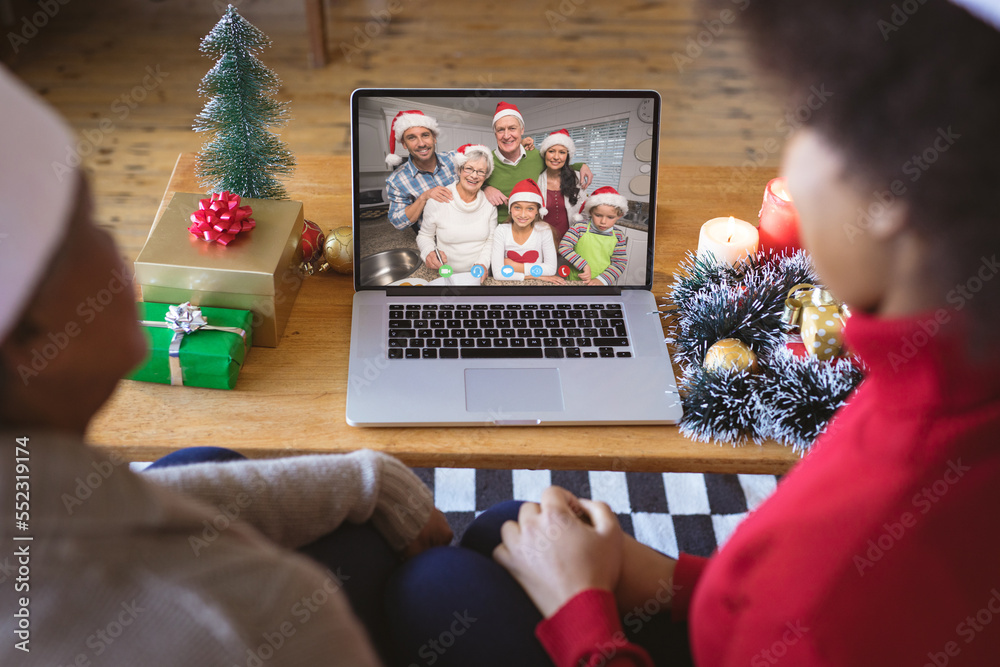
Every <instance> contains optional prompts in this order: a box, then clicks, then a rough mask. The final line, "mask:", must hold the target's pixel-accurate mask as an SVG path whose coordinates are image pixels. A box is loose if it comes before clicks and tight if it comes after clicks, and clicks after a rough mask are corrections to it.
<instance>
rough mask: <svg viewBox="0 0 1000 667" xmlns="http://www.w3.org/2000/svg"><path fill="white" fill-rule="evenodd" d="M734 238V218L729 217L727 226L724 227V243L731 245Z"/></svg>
mask: <svg viewBox="0 0 1000 667" xmlns="http://www.w3.org/2000/svg"><path fill="white" fill-rule="evenodd" d="M734 236H736V218H734V217H733V216H729V226H728V227H726V243H732V242H733V237H734Z"/></svg>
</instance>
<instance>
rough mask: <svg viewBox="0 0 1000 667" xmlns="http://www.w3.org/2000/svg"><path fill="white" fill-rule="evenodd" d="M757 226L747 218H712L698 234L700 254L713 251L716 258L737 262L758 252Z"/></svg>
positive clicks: (731, 262) (727, 261)
mask: <svg viewBox="0 0 1000 667" xmlns="http://www.w3.org/2000/svg"><path fill="white" fill-rule="evenodd" d="M758 240H759V236H758V233H757V228H756V227H754V226H753V225H751V224H750V223H749V222H747V221H746V220H740V219H739V218H734V217H732V216H729V217H728V218H712V219H711V220H709V221H708V222H706V223H705V224H704V225H702V226H701V234H700V235H699V236H698V256H699V257H700V256H703V255H705V254H706V253H709V252H711V253H712V254H713V255H715V257H716V259H718V260H720V261H722V262H726V263H727V264H735V263H736V262H738V261H739V260H741V259H743V258H744V257H746V256H747V255H753V254H755V253H756V252H757V243H758Z"/></svg>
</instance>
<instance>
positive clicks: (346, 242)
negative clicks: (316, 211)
mask: <svg viewBox="0 0 1000 667" xmlns="http://www.w3.org/2000/svg"><path fill="white" fill-rule="evenodd" d="M323 255H324V257H326V261H327V263H328V264H329V265H330V268H331V269H333V270H334V271H336V272H337V273H353V272H354V232H353V231H352V230H351V228H350V227H337V228H336V229H335V230H333V231H332V232H330V235H329V236H328V237H327V239H326V245H325V246H324V248H323Z"/></svg>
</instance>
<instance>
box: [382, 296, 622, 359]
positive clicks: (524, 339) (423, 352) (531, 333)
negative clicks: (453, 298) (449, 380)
mask: <svg viewBox="0 0 1000 667" xmlns="http://www.w3.org/2000/svg"><path fill="white" fill-rule="evenodd" d="M388 339H389V358H390V359H599V358H608V357H631V356H632V352H631V349H630V346H629V341H628V330H627V329H626V327H625V316H624V314H623V312H622V307H621V304H616V303H608V304H593V303H591V304H567V303H549V304H524V305H521V304H513V303H512V304H490V305H486V304H454V305H440V304H406V305H405V306H404V305H401V304H393V305H390V306H389V334H388Z"/></svg>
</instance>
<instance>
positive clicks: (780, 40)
mask: <svg viewBox="0 0 1000 667" xmlns="http://www.w3.org/2000/svg"><path fill="white" fill-rule="evenodd" d="M705 5H706V8H707V11H709V12H711V13H712V14H713V15H714V17H716V18H718V17H720V16H722V17H723V18H730V19H731V18H732V16H733V15H736V16H737V19H736V20H735V23H736V24H737V25H740V26H742V29H743V30H744V32H745V36H746V39H747V42H748V44H749V47H750V51H751V53H752V54H753V56H754V59H755V60H756V62H757V64H758V65H759V66H760V68H761V69H762V70H763V72H764V73H765V74H766V75H770V78H771V79H773V80H774V82H775V83H777V84H778V88H779V92H780V93H781V94H782V95H783V97H784V98H785V100H786V101H787V102H788V103H789V105H790V107H791V108H799V109H801V108H802V106H803V105H810V104H811V105H812V108H813V109H816V110H815V112H813V113H811V114H808V118H806V119H804V120H803V119H802V117H801V116H798V118H799V120H801V121H802V122H803V124H804V125H806V126H809V127H811V128H813V129H815V130H816V131H818V132H820V133H821V134H822V135H823V136H824V137H826V138H827V139H828V140H829V141H831V142H832V143H833V145H835V146H838V147H839V148H840V149H841V150H842V151H843V153H844V155H845V156H846V158H847V162H848V164H850V169H851V175H852V176H853V177H854V178H855V180H856V181H857V182H858V183H859V184H860V185H862V186H863V187H865V188H870V189H871V193H872V194H873V195H875V194H876V193H879V194H881V195H883V196H884V195H892V196H893V197H896V196H898V197H902V198H903V201H905V203H906V205H907V213H908V221H909V224H910V225H911V227H912V228H913V229H914V230H915V231H916V232H917V233H918V234H919V235H920V236H921V237H922V238H924V239H925V240H926V241H927V245H928V247H930V248H932V252H934V253H935V256H934V257H933V260H934V266H935V267H936V268H935V274H936V275H935V276H933V278H934V279H935V280H936V281H937V284H938V286H939V288H940V289H941V290H942V292H941V296H942V299H941V301H942V302H943V301H944V300H945V296H946V295H949V294H950V293H951V290H953V288H955V287H956V286H957V285H958V284H964V283H965V282H967V281H969V280H970V279H971V278H972V277H973V276H975V275H976V274H977V272H979V271H981V270H982V269H981V267H982V266H984V265H986V264H987V260H990V259H991V256H992V254H993V253H994V252H996V251H998V250H1000V224H998V222H1000V221H998V220H997V218H998V202H997V201H996V197H995V196H994V193H995V192H997V190H998V186H1000V132H998V130H997V123H998V122H1000V31H998V30H997V29H996V28H994V27H992V26H991V25H989V24H987V23H986V22H984V21H982V20H980V19H978V18H976V17H975V16H973V15H972V14H970V13H969V12H968V11H966V10H965V9H963V8H962V7H959V6H957V5H955V4H953V3H952V2H949V1H946V0H892V1H891V2H890V1H889V0H877V1H875V0H838V2H829V1H828V0H752V2H746V3H735V0H706V3H705ZM740 7H743V8H744V9H743V10H742V11H741V10H740ZM722 12H730V13H731V14H729V15H728V16H723V15H722ZM817 90H825V91H826V95H825V99H824V101H823V102H822V105H821V106H819V108H818V109H817V108H816V107H817V106H818V105H817V104H816V101H817V98H816V91H817ZM810 96H812V97H810ZM893 186H895V188H896V191H895V193H893V191H892V188H893ZM993 270H994V271H995V269H993ZM996 283H997V284H996V285H990V286H989V287H990V289H984V290H983V291H982V295H981V296H977V297H976V298H972V299H970V300H969V301H968V304H967V305H968V306H969V308H968V310H969V311H970V313H971V318H970V320H971V321H972V322H973V324H974V326H975V328H976V329H977V330H979V332H980V333H982V331H983V330H984V329H985V327H996V326H998V325H1000V290H998V289H997V286H1000V280H997V281H996ZM949 301H950V299H949ZM994 337H995V334H994Z"/></svg>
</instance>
